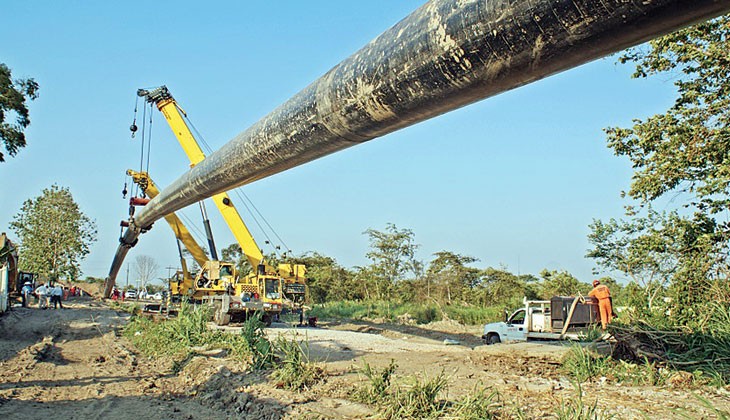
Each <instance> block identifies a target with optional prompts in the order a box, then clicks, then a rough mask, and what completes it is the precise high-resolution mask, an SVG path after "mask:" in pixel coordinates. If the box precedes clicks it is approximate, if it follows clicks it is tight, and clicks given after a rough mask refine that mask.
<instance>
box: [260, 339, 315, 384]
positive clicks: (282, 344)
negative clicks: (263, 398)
mask: <svg viewBox="0 0 730 420" xmlns="http://www.w3.org/2000/svg"><path fill="white" fill-rule="evenodd" d="M275 347H276V351H277V353H278V355H279V360H278V361H277V363H276V368H275V369H274V372H273V373H272V374H271V378H272V379H273V380H274V381H276V386H277V387H279V388H286V389H288V390H291V391H303V390H307V389H310V387H311V386H312V385H314V384H316V383H318V382H320V381H322V380H323V379H324V378H325V377H326V373H325V370H324V368H322V366H321V365H319V364H317V363H313V362H311V361H310V360H309V355H308V354H307V353H308V352H305V351H304V350H303V349H302V347H301V346H300V345H299V343H297V342H296V341H295V340H287V339H285V338H284V337H279V339H278V340H276V343H275ZM305 348H307V344H306V343H305Z"/></svg>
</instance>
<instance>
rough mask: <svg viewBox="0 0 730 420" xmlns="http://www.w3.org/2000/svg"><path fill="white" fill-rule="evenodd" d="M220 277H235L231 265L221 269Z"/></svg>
mask: <svg viewBox="0 0 730 420" xmlns="http://www.w3.org/2000/svg"><path fill="white" fill-rule="evenodd" d="M219 273H220V277H221V278H223V277H231V276H233V273H232V272H231V266H230V265H223V266H221V269H220V272H219Z"/></svg>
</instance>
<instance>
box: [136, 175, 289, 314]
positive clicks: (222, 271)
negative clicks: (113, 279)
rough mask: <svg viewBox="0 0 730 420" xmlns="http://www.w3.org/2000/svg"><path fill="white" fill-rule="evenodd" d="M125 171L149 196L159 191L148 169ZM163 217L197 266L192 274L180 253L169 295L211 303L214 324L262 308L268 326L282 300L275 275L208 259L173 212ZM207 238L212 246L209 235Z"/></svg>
mask: <svg viewBox="0 0 730 420" xmlns="http://www.w3.org/2000/svg"><path fill="white" fill-rule="evenodd" d="M127 175H129V176H130V177H131V178H132V181H133V182H134V183H135V184H137V185H138V186H140V188H141V189H142V192H143V194H144V195H146V196H147V197H149V198H150V199H152V198H154V197H156V196H157V195H158V194H159V189H158V188H157V186H156V185H155V183H154V182H153V181H152V179H151V178H150V176H149V174H148V173H146V172H137V171H133V170H131V169H130V170H127ZM134 203H139V204H143V203H144V200H134ZM130 204H132V201H131V200H130ZM165 220H166V221H167V223H168V224H169V225H170V227H171V228H172V231H173V233H174V234H175V237H176V238H177V239H178V240H179V241H180V242H182V243H183V245H184V246H185V248H186V249H187V250H188V251H189V252H190V254H191V255H192V256H193V259H194V260H195V262H196V263H197V264H198V265H199V266H200V270H199V271H198V273H197V274H196V275H195V276H193V275H192V274H191V273H190V272H189V270H188V269H187V264H186V262H185V259H184V258H183V257H182V253H181V255H180V262H181V264H182V272H180V273H176V276H175V280H172V279H171V280H170V295H171V298H173V299H180V300H184V299H189V300H192V301H194V302H205V303H211V304H212V305H213V307H214V313H213V320H214V321H215V323H216V324H218V325H226V324H228V323H230V322H231V321H232V320H233V321H242V320H244V319H245V318H246V317H248V316H249V315H252V314H253V313H255V312H262V313H263V317H262V318H263V319H262V320H263V322H264V323H265V324H266V325H267V326H268V325H270V324H271V322H272V320H273V318H274V317H275V316H277V315H278V314H280V313H281V310H282V307H283V301H282V293H281V280H280V279H279V277H278V276H272V275H267V274H266V273H265V272H264V270H263V269H261V268H259V270H258V271H257V272H256V273H251V274H249V275H247V276H240V275H239V273H237V272H236V267H235V265H234V264H233V263H231V262H226V261H218V260H216V259H209V258H208V257H207V255H206V254H205V251H204V250H203V248H202V247H201V246H200V245H198V243H197V242H196V241H195V239H194V238H193V237H192V235H191V234H190V231H189V230H188V229H187V228H186V227H185V225H184V224H183V222H182V221H181V220H180V218H179V217H177V215H176V214H175V213H170V214H168V215H167V216H165ZM208 239H209V241H210V243H211V244H212V246H215V245H214V244H213V241H212V236H210V237H209V238H208Z"/></svg>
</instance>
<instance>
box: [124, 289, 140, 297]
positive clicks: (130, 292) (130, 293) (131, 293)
mask: <svg viewBox="0 0 730 420" xmlns="http://www.w3.org/2000/svg"><path fill="white" fill-rule="evenodd" d="M124 298H125V299H137V291H136V290H127V291H126V292H124Z"/></svg>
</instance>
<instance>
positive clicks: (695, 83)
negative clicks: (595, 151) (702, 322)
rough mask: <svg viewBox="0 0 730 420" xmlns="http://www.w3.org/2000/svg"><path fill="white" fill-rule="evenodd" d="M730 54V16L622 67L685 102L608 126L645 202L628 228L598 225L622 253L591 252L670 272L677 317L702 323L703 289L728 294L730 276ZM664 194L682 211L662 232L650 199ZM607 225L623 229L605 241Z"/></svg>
mask: <svg viewBox="0 0 730 420" xmlns="http://www.w3.org/2000/svg"><path fill="white" fill-rule="evenodd" d="M728 50H730V15H726V16H722V17H719V18H717V19H714V20H711V21H708V22H704V23H700V24H698V25H695V26H692V27H689V28H686V29H683V30H680V31H677V32H675V33H673V34H670V35H667V36H664V37H662V38H658V39H655V40H653V41H651V42H649V43H648V44H646V45H644V46H640V47H637V48H633V49H630V50H628V51H627V52H626V53H624V54H623V55H622V56H621V57H620V58H619V61H620V62H622V63H632V64H635V66H636V71H635V73H634V75H633V76H634V77H636V78H644V77H652V76H660V77H662V78H664V79H671V80H674V84H675V86H676V89H677V99H676V100H675V102H674V104H673V105H672V106H671V107H670V108H669V109H668V110H667V111H666V112H664V113H661V114H657V115H654V116H651V117H648V118H646V119H635V120H634V122H633V126H631V127H629V128H622V127H610V128H607V129H606V134H607V138H608V145H609V147H610V148H612V149H613V150H614V152H615V154H616V155H618V156H624V157H627V158H628V159H629V161H630V162H631V164H632V165H633V167H634V169H635V172H634V175H633V181H632V183H631V187H630V189H629V190H628V192H627V195H628V197H629V198H630V199H632V200H634V201H633V202H632V203H631V204H636V203H638V204H639V206H638V207H635V206H632V205H629V206H627V217H628V218H629V221H627V222H616V223H612V222H609V223H607V224H597V223H596V222H594V225H593V226H592V228H593V233H592V234H591V235H593V237H594V239H596V238H597V239H600V240H601V241H603V240H605V241H604V243H605V244H608V245H610V246H616V248H617V249H621V250H622V251H621V252H620V253H618V254H615V255H614V256H613V257H611V258H613V259H614V262H613V263H610V262H609V264H606V262H607V261H606V257H608V254H606V253H605V252H603V250H601V246H596V248H595V249H594V250H593V251H590V252H591V253H592V254H593V255H591V256H594V257H596V258H598V259H599V264H601V265H603V266H604V267H606V266H608V265H611V264H613V265H614V266H621V267H622V268H621V269H622V271H624V272H626V273H632V272H633V273H637V272H641V273H643V274H646V273H651V272H653V271H656V270H657V268H661V270H659V271H660V277H661V278H659V279H658V281H659V282H660V283H663V282H668V283H669V285H670V287H669V288H670V291H671V293H672V294H673V297H674V298H675V299H673V305H674V308H672V309H673V311H672V312H673V313H674V314H675V315H676V316H675V319H678V320H679V321H680V322H683V321H682V320H681V319H680V318H681V317H682V314H683V313H684V312H685V311H688V312H686V316H685V320H687V321H691V320H693V319H696V318H697V316H696V313H695V312H693V311H694V309H693V308H691V306H692V305H693V304H694V303H698V302H697V301H696V299H697V298H698V297H700V296H702V295H701V294H700V293H701V292H702V291H706V290H709V289H710V288H711V287H715V286H718V285H720V286H721V288H727V279H728V274H730V270H729V269H728V267H729V264H728V263H729V261H728V255H730V248H729V246H728V245H729V244H730V221H728V218H727V208H728V206H730V56H729V55H728V53H727V52H728ZM663 197H671V199H672V201H671V202H670V203H669V205H667V204H665V203H662V206H664V207H668V206H671V205H672V204H674V205H677V206H679V205H681V206H682V208H681V209H680V208H679V207H678V208H677V210H678V211H677V212H674V213H669V214H667V215H666V216H665V217H663V220H662V221H661V223H660V224H659V225H658V226H657V225H656V224H655V223H654V222H653V221H652V220H651V219H652V218H653V217H655V215H653V214H652V211H651V203H652V202H654V201H655V200H657V199H659V198H663ZM605 229H608V230H609V231H610V230H613V231H614V232H613V233H610V232H608V235H604V233H606V232H605ZM602 230H604V232H603V233H602V232H601V231H602ZM601 235H603V238H601ZM593 242H594V245H596V242H595V241H593ZM611 243H613V244H611ZM662 247H663V249H662ZM589 255H590V254H589ZM602 258H603V261H602V262H601V259H602ZM658 260H659V261H661V263H660V264H657V261H658ZM629 265H633V267H629ZM645 290H646V289H645ZM649 293H651V292H649Z"/></svg>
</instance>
